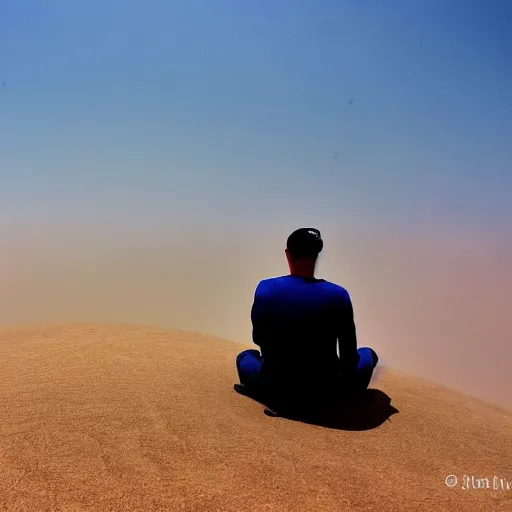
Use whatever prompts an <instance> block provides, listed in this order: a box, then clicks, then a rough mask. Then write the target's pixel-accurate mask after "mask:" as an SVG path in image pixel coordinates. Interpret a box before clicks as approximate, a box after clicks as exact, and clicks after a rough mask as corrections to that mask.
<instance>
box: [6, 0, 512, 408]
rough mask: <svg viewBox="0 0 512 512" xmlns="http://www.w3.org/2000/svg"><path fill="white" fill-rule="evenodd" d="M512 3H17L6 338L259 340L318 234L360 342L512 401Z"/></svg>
mask: <svg viewBox="0 0 512 512" xmlns="http://www.w3.org/2000/svg"><path fill="white" fill-rule="evenodd" d="M511 22H512V5H510V4H509V3H508V2H505V1H499V0H495V1H492V2H482V1H470V2H462V1H461V0H460V1H459V0H451V1H448V2H445V1H440V0H433V1H431V2H428V3H427V2H419V1H412V2H410V1H409V2H406V1H405V0H404V1H393V2H388V3H386V4H384V3H382V2H377V1H376V0H373V1H368V2H364V4H363V3H361V2H352V1H346V2H337V3H336V2H330V1H328V2H325V3H321V4H317V3H314V2H306V1H303V0H299V1H297V2H289V1H287V2H281V3H277V2H269V1H262V2H261V1H260V2H254V1H247V2H235V1H234V0H219V1H217V2H207V1H206V0H205V1H197V0H194V1H188V2H185V1H173V2H160V1H154V2H151V3H150V4H142V3H140V2H134V1H123V2H121V1H120V0H112V1H110V2H100V1H98V0H92V1H89V2H72V3H70V2H64V1H63V0H55V1H53V2H51V3H48V4H40V3H38V2H35V1H33V0H26V1H21V2H14V1H10V0H8V1H6V2H3V3H2V4H1V5H0V183H1V186H0V205H1V206H0V208H1V212H2V215H1V216H0V243H1V244H2V251H1V253H0V254H1V255H0V286H1V290H2V292H1V297H2V304H1V305H0V325H12V324H18V323H32V322H54V321H56V322H59V321H127V322H132V323H148V324H154V325H160V326H169V327H172V326H175V327H179V328H184V329H190V330H198V331H201V332H208V333H212V334H215V335H217V336H221V337H225V338H228V339H231V340H236V341H241V342H243V343H250V341H251V340H250V320H249V310H250V305H251V303H252V298H253V293H254V288H255V286H256V284H257V282H258V281H259V280H260V279H263V278H266V277H270V276H272V275H280V274H284V273H286V272H287V268H286V261H285V259H284V254H283V250H284V243H285V240H286V237H287V235H288V234H289V233H290V232H291V231H292V230H293V229H295V228H297V227H300V226H314V227H318V228H319V229H320V230H321V231H322V233H323V236H324V238H325V253H324V254H322V256H321V260H320V262H319V267H318V274H319V275H320V276H322V277H325V278H326V279H329V280H332V281H335V282H338V283H339V284H342V285H343V286H346V287H347V289H348V290H349V292H350V293H351V295H352V298H353V300H354V307H355V314H356V322H357V327H358V334H359V341H360V344H361V345H371V346H373V347H374V348H375V349H376V350H377V351H378V352H379V354H380V355H381V357H382V362H383V363H384V364H387V365H389V366H391V367H395V368H397V369H400V370H403V371H406V372H408V373H412V374H416V375H419V376H422V377H424V378H428V379H430V380H433V381H436V382H441V383H444V384H447V385H449V386H452V387H455V388H457V389H461V390H463V391H465V392H467V393H469V394H473V395H475V396H479V397H482V398H486V399H488V400H490V401H493V402H496V403H499V404H504V405H506V406H507V407H509V408H510V407H512V396H511V395H510V390H511V389H512V377H511V376H510V368H511V367H512V348H511V347H512V343H511V342H512V334H511V333H512V317H511V315H510V303H511V302H510V293H511V292H510V290H511V287H512V200H511V197H512V165H511V163H512V67H511V66H510V62H512V31H511V30H510V24H511Z"/></svg>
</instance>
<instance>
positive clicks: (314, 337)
mask: <svg viewBox="0 0 512 512" xmlns="http://www.w3.org/2000/svg"><path fill="white" fill-rule="evenodd" d="M322 249H323V240H322V238H321V236H320V232H319V231H318V230H317V229H313V228H301V229H298V230H296V231H294V232H293V233H292V234H291V235H290V236H289V237H288V240H287V244H286V250H285V253H286V258H287V260H288V265H289V267H290V274H289V275H286V276H282V277H276V278H272V279H265V280H263V281H261V282H260V283H259V285H258V287H257V288H256V293H255V296H254V303H253V306H252V310H251V319H252V325H253V341H254V343H255V344H256V345H258V346H259V347H260V348H261V353H260V352H259V351H258V350H244V351H243V352H241V353H240V354H239V355H238V357H237V359H236V366H237V370H238V375H239V378H240V383H241V385H242V386H243V388H244V390H245V392H247V393H248V394H252V395H253V396H260V397H264V398H266V399H275V400H278V401H279V403H281V404H283V405H284V404H286V405H288V406H290V407H293V408H294V409H296V408H297V407H298V408H300V407H305V408H308V407H323V406H324V405H329V404H333V403H334V402H337V400H338V399H345V398H347V399H353V398H355V397H357V396H358V395H360V394H361V393H362V392H364V391H365V390H366V389H367V387H368V385H369V383H370V380H371V378H372V375H373V370H374V368H375V367H376V365H377V362H378V357H377V354H376V353H375V351H374V350H373V349H371V348H367V347H363V348H359V350H358V348H357V339H356V328H355V324H354V313H353V308H352V302H351V299H350V296H349V294H348V292H347V290H346V289H345V288H343V287H341V286H338V285H336V284H334V283H330V282H328V281H325V280H324V279H316V278H315V277H314V273H315V266H316V262H317V258H318V255H319V253H320V252H321V251H322ZM337 348H338V352H339V355H338V354H337Z"/></svg>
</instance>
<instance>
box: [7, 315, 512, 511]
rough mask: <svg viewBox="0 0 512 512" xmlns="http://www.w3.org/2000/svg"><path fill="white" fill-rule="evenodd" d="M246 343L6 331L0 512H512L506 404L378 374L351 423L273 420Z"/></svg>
mask: <svg viewBox="0 0 512 512" xmlns="http://www.w3.org/2000/svg"><path fill="white" fill-rule="evenodd" d="M244 348H245V345H243V344H237V343H233V342H228V341H224V340H222V339H219V338H215V337H212V336H206V335H200V334H197V333H190V332H187V331H180V330H164V329H157V328H150V327H144V326H134V325H127V324H98V323H89V324H73V323H72V324H56V325H55V324H44V325H32V326H28V327H23V326H21V327H5V328H3V329H2V330H1V331H0V365H1V368H0V369H1V371H0V379H1V386H0V390H1V391H0V403H1V408H2V422H0V429H1V434H0V440H1V441H0V443H1V444H0V452H1V465H0V509H1V510H6V511H7V510H9V511H11V510H12V511H62V512H72V511H73V512H74V511H77V512H78V511H87V510H98V511H100V510H101V511H141V512H142V511H157V510H158V511H163V510H173V511H174V510H176V511H177V510H183V511H203V510H204V511H219V512H220V511H233V512H235V511H237V512H238V511H288V510H289V511H311V510H318V511H345V510H346V511H370V510H375V511H383V512H387V511H411V512H412V511H429V512H431V511H448V510H449V511H455V512H457V511H464V512H466V511H472V512H473V511H482V512H483V511H485V512H488V511H493V512H494V511H497V512H498V511H503V512H508V511H509V510H510V509H511V506H512V479H511V478H510V453H512V414H511V413H510V411H506V410H504V409H501V408H499V407H495V406H492V405H489V404H487V403H484V402H481V401H479V400H476V399H473V398H470V397H467V396H465V395H462V394H459V393H456V392H454V391H451V390H449V389H447V388H444V387H441V386H439V385H435V384H431V383H428V382H426V381H423V380H419V379H416V378H413V377H410V376H407V375H404V374H401V373H398V372H395V371H392V370H390V369H388V368H383V369H381V370H380V373H379V374H378V376H377V377H376V379H375V381H374V383H373V385H372V388H374V389H378V390H379V392H378V393H377V392H375V395H374V398H373V399H372V400H373V401H372V403H371V404H368V407H369V409H368V410H366V412H365V411H363V410H362V409H360V410H359V412H357V411H356V412H355V413H354V414H355V415H354V416H353V418H352V420H348V419H347V418H344V417H343V415H340V417H339V421H338V422H335V423H333V424H330V425H328V426H325V425H315V424H309V423H303V422H297V421H292V420H288V419H285V418H280V417H270V416H268V415H266V414H265V413H264V407H263V406H262V405H261V404H259V403H258V402H255V401H253V400H251V399H249V398H247V397H244V396H242V395H240V394H237V393H236V392H235V391H234V389H233V384H235V383H236V382H237V376H236V370H235V366H234V358H235V357H236V354H237V353H238V352H239V351H240V350H242V349H244ZM369 410H371V411H373V412H372V413H369ZM485 479H487V481H486V480H485Z"/></svg>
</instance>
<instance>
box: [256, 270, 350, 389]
mask: <svg viewBox="0 0 512 512" xmlns="http://www.w3.org/2000/svg"><path fill="white" fill-rule="evenodd" d="M251 319H252V325H253V333H252V335H253V341H254V343H255V344H256V345H258V346H259V347H260V348H261V353H262V356H263V359H264V362H263V369H262V372H263V373H264V374H265V375H266V376H267V377H269V376H270V378H271V379H272V380H276V379H279V380H281V379H283V380H286V381H288V382H290V380H291V381H295V382H304V381H309V382H312V381H317V382H318V381H320V380H324V381H325V380H330V379H332V378H336V377H337V376H339V375H341V376H343V375H345V376H346V377H347V378H350V376H351V375H352V374H353V373H354V372H355V370H356V367H357V363H358V359H359V356H358V353H357V338H356V328H355V324H354V312H353V308H352V302H351V299H350V295H349V293H348V292H347V290H346V289H345V288H343V287H341V286H338V285H336V284H334V283H330V282H328V281H325V280H323V279H315V278H305V277H299V276H292V275H287V276H282V277H275V278H271V279H265V280H263V281H261V282H260V283H259V284H258V286H257V288H256V292H255V295H254V303H253V306H252V310H251ZM337 347H339V357H338V355H337V350H336V349H337Z"/></svg>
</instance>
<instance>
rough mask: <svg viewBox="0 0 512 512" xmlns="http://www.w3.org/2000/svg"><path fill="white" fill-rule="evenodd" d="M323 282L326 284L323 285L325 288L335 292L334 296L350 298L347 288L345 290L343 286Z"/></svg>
mask: <svg viewBox="0 0 512 512" xmlns="http://www.w3.org/2000/svg"><path fill="white" fill-rule="evenodd" d="M322 282H323V283H324V284H323V285H324V287H325V288H326V289H328V290H330V291H331V292H333V293H334V294H336V295H339V296H343V297H348V296H349V293H348V290H347V289H346V288H344V287H343V286H341V285H339V284H336V283H333V282H331V281H326V280H323V281H322Z"/></svg>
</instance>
